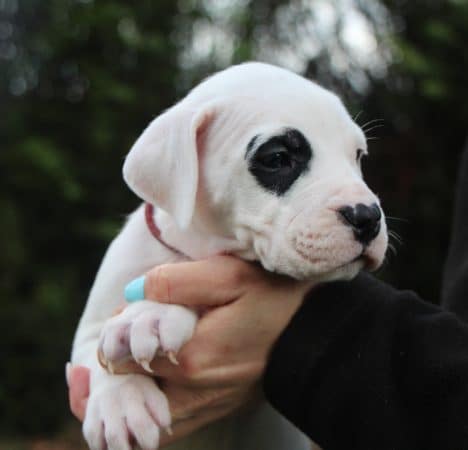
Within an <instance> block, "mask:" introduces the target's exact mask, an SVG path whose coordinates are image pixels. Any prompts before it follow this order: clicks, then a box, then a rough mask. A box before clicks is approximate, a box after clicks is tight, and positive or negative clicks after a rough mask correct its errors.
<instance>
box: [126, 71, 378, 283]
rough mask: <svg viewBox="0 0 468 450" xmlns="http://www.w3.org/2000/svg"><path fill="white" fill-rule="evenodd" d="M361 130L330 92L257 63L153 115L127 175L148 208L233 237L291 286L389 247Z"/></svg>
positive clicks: (341, 271)
mask: <svg viewBox="0 0 468 450" xmlns="http://www.w3.org/2000/svg"><path fill="white" fill-rule="evenodd" d="M366 153H367V145H366V139H365V136H364V134H363V132H362V130H361V129H360V128H359V127H358V126H357V125H356V124H355V123H354V122H353V120H352V119H351V118H350V116H349V114H348V113H347V111H346V110H345V108H344V107H343V105H342V103H341V101H340V100H339V99H338V98H337V97H336V96H335V95H334V94H332V93H330V92H329V91H327V90H325V89H323V88H321V87H320V86H318V85H316V84H314V83H312V82H310V81H308V80H306V79H304V78H302V77H299V76H297V75H295V74H293V73H291V72H288V71H286V70H284V69H280V68H277V67H274V66H270V65H267V64H261V63H247V64H242V65H239V66H234V67H231V68H229V69H227V70H225V71H223V72H219V73H218V74H216V75H214V76H213V77H211V78H208V79H207V80H206V81H204V82H203V83H202V84H200V85H199V86H198V87H196V88H195V89H194V90H192V91H191V92H190V93H189V95H188V96H187V97H186V98H185V99H183V100H182V101H181V102H179V103H178V104H177V105H175V106H174V107H172V108H171V109H170V110H168V111H167V112H165V113H164V114H162V115H161V116H159V117H158V118H156V119H155V120H154V121H153V122H152V123H151V124H150V125H149V127H148V128H147V129H146V130H145V132H144V133H143V134H142V135H141V136H140V138H139V139H138V140H137V142H136V143H135V145H134V147H133V148H132V150H131V151H130V153H129V155H128V157H127V159H126V162H125V165H124V177H125V180H126V181H127V183H128V184H129V186H130V187H131V188H132V189H133V190H134V191H135V192H136V193H137V194H138V195H139V196H140V197H141V198H142V199H144V200H145V201H147V202H150V203H153V204H156V205H158V206H159V207H161V208H162V209H164V210H166V212H168V213H169V214H171V215H172V216H173V217H174V218H175V220H176V221H177V223H178V225H179V226H180V227H181V228H186V227H189V226H195V227H198V228H200V227H201V228H204V229H205V230H208V231H209V232H210V233H212V234H215V235H217V236H220V237H223V238H231V239H235V240H236V241H237V242H238V243H239V244H240V245H239V248H240V250H239V251H238V253H239V255H240V256H243V257H245V258H249V259H258V260H259V261H260V262H261V263H262V264H263V266H264V267H265V268H266V269H268V270H271V271H275V272H280V273H284V274H287V275H290V276H292V277H295V278H312V277H314V278H315V277H318V278H320V279H335V278H350V277H352V276H354V275H355V274H356V273H357V272H358V271H359V270H360V269H361V268H363V267H368V268H370V269H375V268H377V267H378V266H379V265H380V264H381V262H382V260H383V258H384V254H385V250H386V247H387V232H386V225H385V220H384V218H383V213H382V211H381V208H380V204H379V200H378V198H377V197H376V196H375V195H374V194H373V193H372V192H371V191H370V190H369V188H368V187H367V186H366V184H365V183H364V181H363V180H362V173H361V167H360V164H361V158H362V157H363V156H364V155H365V154H366Z"/></svg>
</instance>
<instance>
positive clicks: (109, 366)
mask: <svg viewBox="0 0 468 450" xmlns="http://www.w3.org/2000/svg"><path fill="white" fill-rule="evenodd" d="M106 369H107V371H108V372H109V373H110V374H111V375H114V374H115V369H114V363H112V362H110V361H106Z"/></svg>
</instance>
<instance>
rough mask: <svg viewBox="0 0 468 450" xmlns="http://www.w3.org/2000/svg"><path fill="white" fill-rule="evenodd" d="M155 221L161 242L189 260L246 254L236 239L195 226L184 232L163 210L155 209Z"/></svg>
mask: <svg viewBox="0 0 468 450" xmlns="http://www.w3.org/2000/svg"><path fill="white" fill-rule="evenodd" d="M153 219H154V223H155V224H156V226H157V227H158V228H159V231H160V240H161V241H162V242H163V243H164V244H166V246H168V247H170V248H173V249H175V250H177V251H178V252H180V253H181V254H182V255H184V256H186V257H187V258H190V259H194V260H195V259H203V258H208V257H209V256H214V255H219V254H235V255H239V256H242V255H243V254H244V249H243V248H242V246H241V244H240V243H239V242H238V241H237V240H235V239H234V238H229V237H225V236H217V235H214V234H213V233H212V232H208V231H207V230H204V229H203V226H200V225H198V226H196V225H195V224H191V225H189V227H188V228H186V229H184V230H182V229H180V227H179V226H178V225H177V223H176V221H175V220H174V219H173V218H172V216H170V215H169V214H167V213H166V212H165V211H163V210H162V209H158V208H155V209H154V214H153ZM155 239H156V238H155Z"/></svg>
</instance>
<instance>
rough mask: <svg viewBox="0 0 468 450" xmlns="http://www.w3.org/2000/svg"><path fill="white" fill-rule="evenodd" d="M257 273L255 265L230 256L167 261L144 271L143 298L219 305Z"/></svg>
mask: <svg viewBox="0 0 468 450" xmlns="http://www.w3.org/2000/svg"><path fill="white" fill-rule="evenodd" d="M259 276H261V271H260V270H259V268H258V267H256V266H255V265H253V264H251V263H247V262H245V261H241V260H239V259H237V258H234V257H231V256H215V257H212V258H208V259H205V260H201V261H195V262H183V263H177V264H166V265H162V266H158V267H155V268H154V269H153V270H151V271H150V272H148V273H147V274H146V277H145V281H144V297H145V298H146V299H152V300H157V301H159V302H162V303H176V304H179V305H186V306H199V305H203V306H208V307H212V306H219V305H223V304H226V303H230V302H232V301H234V300H235V299H236V298H238V297H239V296H240V295H242V293H243V291H244V289H245V284H246V283H248V282H249V281H252V280H254V279H255V277H259Z"/></svg>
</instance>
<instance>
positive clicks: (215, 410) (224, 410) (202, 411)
mask: <svg viewBox="0 0 468 450" xmlns="http://www.w3.org/2000/svg"><path fill="white" fill-rule="evenodd" d="M163 390H164V393H165V394H166V395H167V397H168V399H169V403H170V409H171V415H172V419H173V422H172V435H168V434H165V433H163V434H162V435H161V441H160V444H161V445H162V446H165V445H168V444H170V443H172V442H174V441H177V440H179V439H181V438H182V437H184V436H186V435H188V434H190V433H191V432H193V431H195V430H197V429H199V428H201V427H202V426H204V425H206V424H208V423H211V422H213V421H215V420H218V419H221V418H222V417H224V416H226V415H228V414H230V413H232V412H233V411H235V410H236V409H238V408H239V407H240V406H241V405H242V404H244V403H245V402H246V401H247V397H246V396H245V394H244V393H242V394H240V395H238V396H237V395H235V394H234V392H233V391H232V390H231V389H190V388H184V387H182V386H178V385H172V384H171V385H166V386H165V387H164V388H163ZM238 397H239V398H238Z"/></svg>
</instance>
